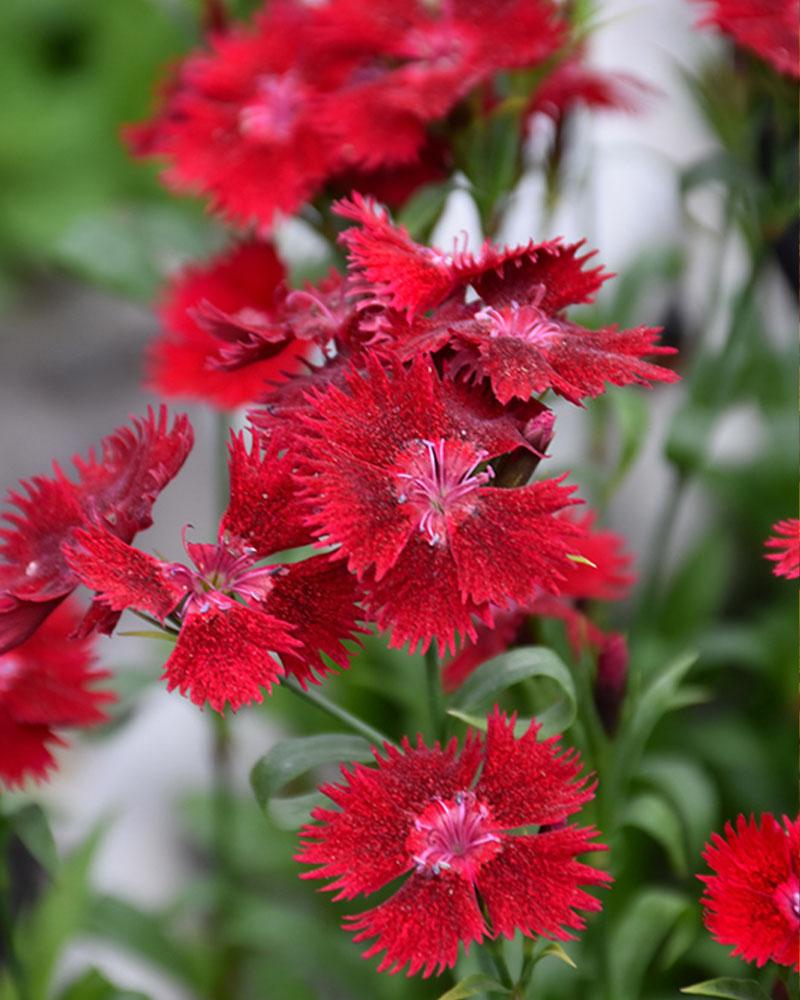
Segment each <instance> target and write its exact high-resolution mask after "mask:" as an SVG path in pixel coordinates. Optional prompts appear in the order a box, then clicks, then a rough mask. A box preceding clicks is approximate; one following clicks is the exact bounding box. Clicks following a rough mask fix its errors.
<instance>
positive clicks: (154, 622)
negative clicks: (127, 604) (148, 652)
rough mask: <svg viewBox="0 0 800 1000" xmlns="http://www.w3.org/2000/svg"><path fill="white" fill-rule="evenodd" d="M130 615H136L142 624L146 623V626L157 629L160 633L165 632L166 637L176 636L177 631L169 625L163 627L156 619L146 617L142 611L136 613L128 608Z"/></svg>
mask: <svg viewBox="0 0 800 1000" xmlns="http://www.w3.org/2000/svg"><path fill="white" fill-rule="evenodd" d="M130 611H131V613H132V614H134V615H136V617H137V618H141V619H142V621H143V622H147V624H148V625H152V626H153V628H157V629H159V630H160V631H161V632H166V633H167V635H177V634H178V629H176V628H172V626H170V625H165V624H164V623H163V622H160V621H159V620H158V619H157V618H152V617H151V616H150V615H146V614H145V613H144V611H136V610H134V608H130Z"/></svg>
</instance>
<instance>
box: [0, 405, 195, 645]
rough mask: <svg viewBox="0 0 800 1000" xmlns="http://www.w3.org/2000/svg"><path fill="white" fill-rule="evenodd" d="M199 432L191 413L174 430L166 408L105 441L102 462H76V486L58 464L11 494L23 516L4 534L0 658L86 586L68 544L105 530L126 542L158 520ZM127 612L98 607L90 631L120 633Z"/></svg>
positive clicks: (13, 516) (0, 544) (92, 458)
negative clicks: (87, 530)
mask: <svg viewBox="0 0 800 1000" xmlns="http://www.w3.org/2000/svg"><path fill="white" fill-rule="evenodd" d="M192 440H193V437H192V428H191V426H190V424H189V422H188V420H187V419H186V417H185V416H179V417H177V418H176V419H175V421H174V423H173V425H172V427H171V428H169V427H168V418H167V411H166V409H165V408H164V407H162V408H161V410H160V411H159V414H158V416H157V417H156V415H155V414H154V413H153V412H152V411H150V410H149V411H148V413H147V416H146V417H144V418H137V419H134V421H133V429H131V428H129V427H120V428H119V429H117V430H116V431H115V432H114V433H113V434H111V435H110V436H109V437H106V438H104V439H103V441H102V443H101V446H100V457H98V456H97V455H96V454H95V452H94V451H92V452H90V454H89V458H88V460H83V459H82V458H80V457H79V456H76V457H75V458H74V459H73V462H74V464H75V468H76V470H77V473H78V478H77V481H76V482H73V481H72V480H70V479H68V478H67V477H66V475H65V474H64V473H63V472H62V471H61V469H60V468H59V467H58V465H56V464H55V463H54V465H53V471H54V475H53V477H52V478H50V479H48V478H46V477H44V476H36V477H35V478H34V479H33V480H32V481H31V482H24V483H22V484H21V485H22V489H23V490H24V493H23V492H12V493H10V494H9V503H10V504H13V505H14V506H15V507H16V508H17V510H18V511H19V513H16V512H13V511H11V512H8V513H6V514H4V515H3V516H4V518H5V520H6V521H7V522H9V524H10V525H11V527H10V528H3V529H0V556H1V557H2V559H3V562H2V563H0V653H4V652H7V651H8V650H10V649H13V648H14V647H15V646H17V645H19V643H21V642H23V641H24V640H25V639H26V638H28V636H30V635H31V634H32V633H33V632H34V631H35V630H36V629H37V628H38V627H39V625H40V624H41V623H42V622H43V621H44V619H45V618H46V617H47V616H48V615H49V614H50V613H51V612H52V611H53V610H54V609H55V608H56V607H57V606H58V605H59V604H60V602H61V601H63V600H64V598H65V597H66V596H67V595H68V594H70V593H71V592H72V591H73V590H74V589H75V587H76V586H77V585H78V578H77V577H76V576H75V574H74V573H73V571H72V570H71V569H70V567H69V565H68V564H67V561H66V559H65V558H64V555H63V553H62V550H61V547H62V544H63V543H64V542H66V541H68V540H69V539H70V538H71V537H72V535H73V533H74V532H75V530H76V529H78V528H81V527H89V526H92V525H95V526H100V527H102V528H103V529H104V530H106V531H108V532H109V533H110V534H112V535H114V536H115V537H116V538H119V539H122V540H123V541H125V542H130V541H132V540H133V538H134V536H135V535H136V533H137V532H138V531H143V530H144V529H145V528H149V527H150V525H151V524H152V523H153V520H152V514H151V512H152V508H153V504H154V503H155V500H156V498H157V497H158V494H159V493H160V492H161V490H163V489H164V487H165V486H166V485H167V484H168V483H169V482H170V480H171V479H172V478H173V477H174V476H175V475H176V474H177V473H178V471H179V470H180V468H181V466H182V465H183V463H184V460H185V459H186V456H187V455H188V453H189V450H190V449H191V447H192ZM118 618H119V615H117V614H114V613H110V612H109V611H108V609H107V608H102V607H99V606H98V605H96V604H95V605H93V606H92V609H91V610H90V611H89V613H88V614H87V616H86V619H85V621H84V625H83V626H82V627H83V628H84V629H86V630H88V629H91V628H99V629H100V630H101V631H103V632H108V631H111V629H113V627H114V625H115V624H116V621H117V619H118Z"/></svg>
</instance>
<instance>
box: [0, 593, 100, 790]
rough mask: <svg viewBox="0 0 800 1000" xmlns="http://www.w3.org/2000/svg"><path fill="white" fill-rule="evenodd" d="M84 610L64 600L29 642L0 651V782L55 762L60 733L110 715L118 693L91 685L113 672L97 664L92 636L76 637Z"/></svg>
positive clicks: (15, 780) (41, 771)
mask: <svg viewBox="0 0 800 1000" xmlns="http://www.w3.org/2000/svg"><path fill="white" fill-rule="evenodd" d="M80 620H81V613H80V612H79V610H78V609H77V608H76V607H74V606H73V605H72V603H71V602H70V601H65V602H64V603H62V604H61V605H60V606H59V607H58V608H56V610H55V611H54V612H53V613H52V614H51V615H50V617H49V618H48V619H47V620H46V621H45V622H44V624H43V625H42V626H41V627H40V628H39V629H38V630H37V631H36V632H35V633H34V634H33V635H32V636H31V637H30V638H29V639H27V640H26V641H25V642H23V643H21V644H20V645H18V646H16V647H15V648H14V649H12V650H11V651H10V652H7V653H4V654H3V655H0V781H2V782H4V783H5V784H6V785H9V786H11V787H13V786H14V785H21V784H22V783H23V781H24V780H25V779H26V778H27V777H33V778H37V779H41V778H44V777H45V776H46V774H47V772H48V771H49V770H50V769H51V768H52V767H54V766H55V760H54V758H53V754H52V752H51V748H52V747H53V746H54V745H56V746H57V745H62V746H64V745H66V744H65V741H64V739H63V738H62V737H61V736H59V735H58V734H57V733H56V731H55V730H56V729H61V728H62V727H63V726H91V725H96V724H97V723H98V722H103V721H104V720H105V719H106V715H105V712H104V711H103V706H104V705H106V704H108V702H110V701H113V700H114V695H113V694H111V693H110V692H106V691H98V690H95V689H93V688H92V686H91V685H93V684H94V683H95V682H96V681H99V680H103V679H104V678H105V677H107V676H108V673H107V672H106V671H101V670H95V669H93V667H92V659H93V658H92V650H91V641H90V640H89V639H86V638H83V639H74V638H72V633H74V631H75V629H76V628H77V627H78V625H79V623H80Z"/></svg>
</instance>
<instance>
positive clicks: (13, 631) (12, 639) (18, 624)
mask: <svg viewBox="0 0 800 1000" xmlns="http://www.w3.org/2000/svg"><path fill="white" fill-rule="evenodd" d="M65 596H66V595H65ZM63 600H64V598H63V597H55V598H53V600H51V601H21V600H20V599H19V598H18V597H12V596H11V595H10V594H3V593H0V656H2V654H3V653H5V652H7V651H8V650H9V649H13V648H14V647H15V646H18V645H19V644H20V643H21V642H25V640H26V639H27V638H29V637H30V636H31V635H33V633H34V632H35V631H36V629H37V628H39V626H40V625H41V624H42V622H43V621H44V620H45V618H47V616H48V615H49V614H50V613H51V612H52V611H53V610H54V609H55V608H57V607H58V606H59V604H60V603H61V602H62V601H63Z"/></svg>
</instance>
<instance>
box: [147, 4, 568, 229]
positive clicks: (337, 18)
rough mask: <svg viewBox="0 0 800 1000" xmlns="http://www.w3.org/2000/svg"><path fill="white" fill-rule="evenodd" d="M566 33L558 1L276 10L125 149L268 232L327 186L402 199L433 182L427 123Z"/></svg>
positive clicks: (210, 52)
mask: <svg viewBox="0 0 800 1000" xmlns="http://www.w3.org/2000/svg"><path fill="white" fill-rule="evenodd" d="M566 35H567V24H566V22H565V21H564V19H563V16H562V14H561V13H560V11H559V8H558V5H557V4H556V3H554V2H553V0H500V2H499V3H487V2H485V0H481V2H477V3H476V2H475V0H453V2H452V3H446V4H441V5H439V4H429V3H425V2H423V0H407V2H405V0H404V2H402V3H396V2H395V0H370V2H365V0H328V2H327V3H322V4H307V3H303V2H301V0H279V2H277V3H270V4H269V5H266V6H265V8H264V10H262V11H261V12H260V13H259V14H258V15H257V16H256V17H255V19H254V21H253V23H252V25H250V26H248V27H246V28H244V27H240V26H237V27H231V28H230V30H228V31H224V32H223V31H216V32H212V33H211V35H210V37H209V38H208V49H207V50H206V51H203V52H198V53H194V54H192V55H190V56H188V57H187V58H186V59H185V60H184V61H183V62H182V63H181V64H180V65H179V66H178V67H177V69H176V70H175V71H174V72H173V74H172V76H171V78H170V79H169V80H168V82H167V84H166V85H165V87H164V90H163V100H162V107H161V109H160V111H159V113H158V115H157V117H156V118H155V119H154V120H153V121H151V122H148V123H146V124H144V125H140V126H137V127H135V128H132V129H131V130H130V131H129V139H130V142H131V146H132V148H133V150H134V151H135V152H136V153H138V154H139V155H144V156H154V155H155V156H158V157H161V158H163V159H165V160H166V161H167V163H168V166H167V169H166V172H165V180H166V182H167V184H168V185H169V186H170V187H172V188H174V189H176V190H189V191H195V192H200V193H203V194H206V195H208V196H210V198H211V200H212V204H213V206H214V208H215V209H216V210H217V211H218V212H220V213H221V214H223V215H224V216H225V217H227V218H228V219H230V220H233V221H236V222H239V223H249V222H252V221H255V222H257V223H258V224H259V225H260V226H261V227H262V228H263V229H269V228H270V227H271V225H272V223H273V219H274V216H275V213H276V212H283V213H287V214H290V213H292V212H294V211H296V210H297V209H298V208H299V207H300V206H301V205H302V204H303V203H304V202H306V201H308V200H309V199H311V198H313V197H314V196H315V195H316V194H317V193H318V192H320V191H321V189H322V188H323V187H324V186H325V185H328V186H329V187H330V188H331V189H332V190H335V189H336V187H337V186H339V187H340V188H341V187H342V185H347V186H348V187H351V186H354V185H355V186H357V187H359V189H361V190H375V191H380V192H381V194H382V196H383V197H386V196H387V193H389V192H392V193H393V194H394V195H395V197H397V196H399V197H402V196H403V194H404V193H405V192H407V191H408V189H409V187H410V186H411V187H413V185H414V184H418V183H421V182H424V181H425V180H429V179H430V178H431V177H436V176H438V175H441V172H442V171H441V160H442V152H441V140H439V139H438V138H437V136H436V135H435V133H434V131H433V129H432V128H431V127H430V126H432V125H434V124H435V123H438V122H441V120H442V119H444V118H445V117H446V116H448V115H449V114H450V113H454V109H455V108H456V106H457V105H458V104H459V103H460V102H462V101H463V99H464V98H466V97H467V96H468V95H470V94H472V93H473V92H475V91H476V90H478V89H479V88H485V89H486V95H488V94H490V93H491V92H492V86H491V85H492V82H493V80H494V78H496V77H497V75H498V73H499V72H500V71H501V70H523V69H530V68H532V67H535V66H538V65H540V64H541V63H543V62H544V60H545V59H547V58H548V57H551V56H553V55H554V54H555V53H556V52H557V51H558V49H559V47H560V46H561V45H562V43H563V42H564V41H565V39H566ZM265 178H268V182H266V183H265ZM390 200H391V199H390Z"/></svg>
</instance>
